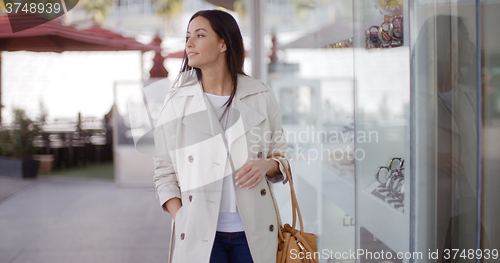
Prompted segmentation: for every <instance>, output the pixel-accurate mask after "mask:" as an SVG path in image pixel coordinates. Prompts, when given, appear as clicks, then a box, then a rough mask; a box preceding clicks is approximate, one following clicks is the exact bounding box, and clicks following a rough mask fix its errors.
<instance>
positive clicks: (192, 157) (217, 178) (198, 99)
mask: <svg viewBox="0 0 500 263" xmlns="http://www.w3.org/2000/svg"><path fill="white" fill-rule="evenodd" d="M231 108H232V109H233V110H232V111H231V112H232V113H231V115H230V122H231V123H230V124H229V125H228V128H227V130H226V131H225V136H226V138H227V145H228V147H227V148H226V144H225V143H224V140H223V138H222V136H223V135H222V128H221V126H220V124H219V121H218V119H217V116H216V114H215V112H214V111H213V108H212V106H211V104H210V102H209V101H208V99H207V98H206V95H205V94H204V93H203V89H202V87H201V85H200V83H199V82H196V84H193V85H190V86H184V87H180V88H179V90H177V92H176V93H175V95H174V96H173V97H172V98H171V100H169V101H168V102H167V103H165V104H164V105H163V109H162V111H161V114H160V118H159V120H158V123H157V125H156V128H155V132H154V133H155V134H154V137H155V145H156V148H157V155H156V156H155V157H154V158H153V159H154V164H155V173H154V183H155V187H156V192H157V198H158V199H159V201H160V205H163V204H164V203H165V202H166V201H168V200H169V199H171V198H174V197H178V198H180V199H181V202H182V207H181V208H180V209H179V211H178V212H177V214H176V219H175V222H174V220H172V232H171V233H172V236H171V239H170V241H171V242H170V259H169V262H171V263H209V260H210V254H211V251H212V246H213V242H214V239H215V232H216V227H217V219H218V215H219V206H220V202H221V194H222V182H223V176H224V171H225V167H226V161H227V154H228V153H227V149H229V154H230V156H231V158H232V161H233V164H234V169H235V170H236V171H238V169H239V168H241V167H242V166H243V165H244V164H246V163H247V162H249V161H250V160H254V159H257V158H266V157H267V156H269V155H271V154H273V153H281V154H283V155H285V156H286V157H287V158H288V159H289V155H288V153H287V152H286V142H285V140H284V134H283V129H282V119H281V110H280V106H279V104H278V102H277V100H276V97H275V95H274V93H273V91H272V90H271V89H270V88H269V86H267V85H265V84H263V83H261V82H260V81H257V80H255V79H253V78H251V77H248V76H245V75H241V74H240V75H239V76H238V87H237V90H236V94H235V96H234V99H233V102H232V105H231ZM285 163H286V165H287V166H288V165H289V164H288V161H286V162H285ZM279 168H280V171H281V174H279V175H277V176H275V177H273V178H269V177H267V176H266V177H265V178H266V180H262V181H261V182H260V183H259V184H258V185H257V186H256V187H254V188H252V189H247V188H240V187H238V186H234V185H233V186H234V190H235V195H236V203H237V206H238V211H239V213H240V216H241V220H242V221H243V225H244V228H245V234H246V238H247V241H248V245H249V248H250V252H251V254H252V258H253V261H254V262H255V263H272V262H276V251H277V246H278V237H277V233H278V232H277V231H278V224H277V218H276V212H275V209H274V204H273V200H272V197H271V195H270V192H269V187H268V183H267V182H266V181H269V182H271V183H276V182H283V184H285V183H286V182H287V180H286V179H284V176H283V174H284V169H285V167H283V166H282V165H279ZM230 176H231V175H230ZM232 176H234V175H232ZM233 178H234V177H233ZM234 181H236V180H234ZM167 212H168V211H167Z"/></svg>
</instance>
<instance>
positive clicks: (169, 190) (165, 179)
mask: <svg viewBox="0 0 500 263" xmlns="http://www.w3.org/2000/svg"><path fill="white" fill-rule="evenodd" d="M166 125H167V124H162V125H158V126H157V127H156V128H155V130H154V142H155V147H156V155H155V156H154V157H153V162H154V175H153V180H154V184H155V189H156V198H157V199H158V200H159V201H160V205H161V207H162V208H163V210H165V211H166V212H169V211H168V210H167V208H166V206H163V205H164V204H165V203H166V202H167V201H168V200H170V199H172V198H174V197H177V198H179V199H180V198H181V191H180V187H179V182H178V179H177V174H176V171H175V167H174V164H173V162H172V158H171V156H170V152H169V148H168V141H170V140H169V139H168V138H167V136H168V134H167V132H166V130H167V126H166Z"/></svg>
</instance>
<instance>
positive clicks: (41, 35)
mask: <svg viewBox="0 0 500 263" xmlns="http://www.w3.org/2000/svg"><path fill="white" fill-rule="evenodd" d="M9 19H10V20H11V21H13V23H15V24H16V25H23V24H25V25H27V27H29V26H28V25H31V24H33V25H36V24H40V20H41V19H44V18H41V17H38V16H36V15H33V14H31V13H17V14H15V15H10V16H7V15H4V16H3V17H0V51H21V50H24V51H35V52H58V53H61V52H64V51H117V50H141V51H149V50H154V49H155V48H154V47H152V46H149V45H143V44H141V43H139V42H137V41H135V39H132V38H127V37H123V36H122V35H120V34H116V33H113V32H111V31H109V30H105V29H102V28H100V27H98V26H94V27H92V28H90V29H87V30H77V29H75V28H74V27H72V26H65V25H63V24H62V17H58V18H56V19H54V20H52V21H48V22H46V23H43V24H40V25H38V26H35V27H33V28H29V29H26V30H23V31H20V32H17V33H12V30H11V26H10V25H11V24H10V21H9Z"/></svg>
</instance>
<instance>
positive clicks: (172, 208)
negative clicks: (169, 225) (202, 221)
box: [163, 197, 182, 221]
mask: <svg viewBox="0 0 500 263" xmlns="http://www.w3.org/2000/svg"><path fill="white" fill-rule="evenodd" d="M163 205H164V206H165V208H166V209H167V210H168V211H169V213H170V215H171V216H172V218H173V219H174V221H175V215H176V214H177V212H178V211H179V209H181V206H182V202H181V199H180V198H178V197H174V198H171V199H169V200H168V201H167V202H165V204H163Z"/></svg>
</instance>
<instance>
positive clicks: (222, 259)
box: [210, 231, 253, 263]
mask: <svg viewBox="0 0 500 263" xmlns="http://www.w3.org/2000/svg"><path fill="white" fill-rule="evenodd" d="M210 263H253V260H252V255H251V254H250V249H249V248H248V243H247V238H246V236H245V231H241V232H219V231H217V232H216V233H215V240H214V246H213V247H212V254H211V255H210Z"/></svg>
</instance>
